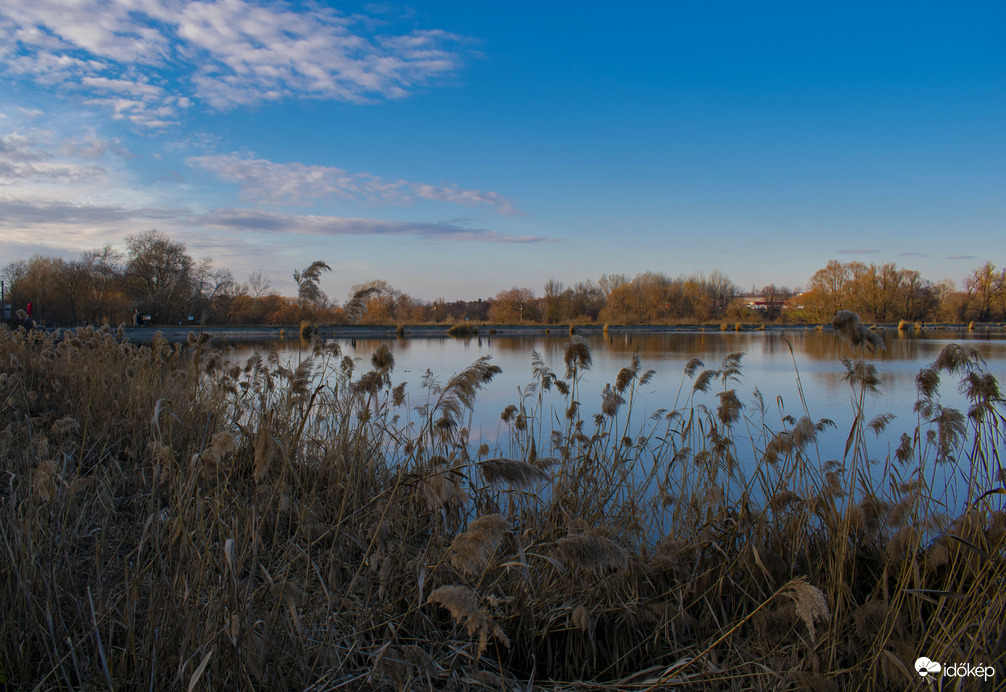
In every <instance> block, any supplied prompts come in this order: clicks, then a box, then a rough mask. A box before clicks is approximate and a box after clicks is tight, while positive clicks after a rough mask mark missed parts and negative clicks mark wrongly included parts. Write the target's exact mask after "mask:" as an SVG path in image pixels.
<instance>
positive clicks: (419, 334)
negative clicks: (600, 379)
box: [124, 323, 1004, 343]
mask: <svg viewBox="0 0 1006 692" xmlns="http://www.w3.org/2000/svg"><path fill="white" fill-rule="evenodd" d="M452 327H453V325H451V326H447V325H442V324H435V325H422V324H420V325H402V326H398V325H338V326H320V327H317V328H315V331H314V333H315V334H317V335H318V336H320V337H321V338H322V339H325V340H329V339H409V338H415V339H439V338H443V339H448V338H454V339H470V338H474V337H487V336H555V337H566V336H570V335H577V336H597V335H601V334H608V335H613V334H689V333H707V334H716V333H737V332H772V333H791V332H811V331H824V332H832V331H834V330H833V329H832V326H831V325H830V324H827V325H820V324H817V325H809V324H808V325H794V324H778V325H768V324H765V325H747V324H742V325H726V324H724V325H720V324H695V325H599V324H598V325H574V326H573V328H572V330H571V328H570V325H568V324H553V325H548V324H534V325H522V324H499V325H488V324H480V325H472V326H471V327H467V325H462V328H463V330H464V331H462V332H460V333H454V334H451V333H449V330H450V329H452ZM465 327H467V328H466V329H465ZM871 328H872V329H874V330H876V331H883V332H889V331H893V332H898V331H899V329H898V325H897V324H896V323H892V324H877V325H872V326H871ZM124 330H125V333H124V336H125V338H128V339H129V340H131V341H133V342H136V343H147V342H149V341H150V340H151V339H153V337H154V335H155V334H157V333H158V332H159V333H160V334H161V335H162V336H163V337H164V338H165V339H167V340H168V341H169V342H176V341H185V340H186V339H187V338H188V334H189V332H195V333H197V334H198V333H200V332H205V333H207V334H210V335H211V336H212V341H213V342H214V343H221V342H228V341H299V340H300V338H301V337H300V328H299V327H297V326H294V325H289V326H248V327H239V326H219V327H214V326H207V327H205V328H200V327H198V326H191V327H187V326H177V327H173V326H150V327H124ZM931 330H940V331H971V332H972V333H998V332H1003V331H1004V325H1002V324H999V323H989V324H983V325H976V326H975V328H973V329H971V330H969V329H968V325H967V324H955V323H938V324H926V325H923V326H922V327H921V328H915V327H914V325H913V326H912V327H910V328H908V329H903V330H900V331H903V332H906V333H909V334H914V333H920V332H926V331H931Z"/></svg>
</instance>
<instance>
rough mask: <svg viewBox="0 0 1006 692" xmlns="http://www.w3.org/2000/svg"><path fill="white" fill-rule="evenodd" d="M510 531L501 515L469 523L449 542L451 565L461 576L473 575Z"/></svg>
mask: <svg viewBox="0 0 1006 692" xmlns="http://www.w3.org/2000/svg"><path fill="white" fill-rule="evenodd" d="M509 529H510V524H509V523H508V522H507V520H506V519H504V518H503V515H502V514H487V515H485V516H482V517H479V518H478V519H476V520H475V521H473V522H472V523H471V525H470V526H469V527H468V528H467V529H465V530H464V531H463V532H462V533H459V534H458V535H457V536H456V537H455V538H454V540H453V541H452V542H451V546H450V548H448V549H447V552H448V553H449V554H450V559H451V565H452V566H453V567H454V569H456V570H458V571H459V572H461V573H462V574H465V575H470V574H475V573H477V572H479V571H481V569H482V568H483V567H485V565H486V563H487V562H488V561H489V557H490V555H491V553H492V551H493V550H494V549H495V548H496V545H497V544H498V543H499V540H500V538H502V537H503V534H504V533H505V532H506V531H508V530H509Z"/></svg>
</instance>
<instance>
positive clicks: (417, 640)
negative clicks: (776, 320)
mask: <svg viewBox="0 0 1006 692" xmlns="http://www.w3.org/2000/svg"><path fill="white" fill-rule="evenodd" d="M836 330H837V331H839V332H844V333H845V334H846V336H848V337H850V338H851V339H852V340H853V341H857V342H858V343H859V344H860V347H861V348H866V347H868V346H869V345H870V342H871V341H875V340H876V339H877V337H876V335H874V334H872V333H871V332H869V331H868V330H864V329H862V327H861V325H858V321H855V322H854V321H851V320H850V321H849V323H848V324H844V323H839V324H836ZM201 341H202V340H201V339H200V338H199V337H196V336H195V335H193V336H192V338H190V340H189V342H188V343H187V344H184V345H182V344H179V345H170V344H168V343H167V342H166V341H164V340H163V339H159V338H156V339H154V340H153V341H152V342H151V343H150V344H149V345H144V346H136V345H133V344H130V343H123V342H122V341H121V340H120V339H118V338H117V337H116V334H115V333H114V332H110V331H96V330H90V329H82V330H78V331H77V332H75V333H69V332H68V333H65V334H63V335H62V336H61V337H60V338H58V339H57V338H56V337H55V336H46V335H43V334H40V333H24V332H10V331H3V332H0V373H2V374H0V459H2V460H3V461H2V463H3V472H4V473H3V477H2V479H0V544H2V551H3V555H4V558H3V560H0V574H2V575H3V579H2V580H0V607H2V612H3V613H4V618H3V619H2V621H0V676H2V680H3V681H5V682H8V683H10V684H13V685H16V686H18V687H24V688H29V689H30V688H33V687H36V688H38V689H49V688H53V687H64V688H74V689H77V688H81V687H87V688H116V689H117V688H120V687H130V688H144V689H151V688H152V689H166V688H170V689H176V688H177V689H194V688H212V689H284V690H287V689H315V690H321V689H501V690H502V689H505V690H510V689H513V688H514V687H515V686H518V685H519V686H520V689H525V688H526V687H527V686H528V685H529V684H531V685H532V686H538V687H541V688H545V689H602V688H604V689H616V688H617V689H637V690H657V689H667V688H673V687H676V686H685V687H687V686H696V687H702V688H709V689H737V690H740V689H745V690H751V689H754V690H783V689H820V690H828V689H836V690H837V689H855V688H857V687H860V688H862V689H916V688H917V686H918V685H919V684H920V681H919V678H918V675H917V674H916V672H915V670H914V663H915V660H916V659H917V658H918V657H920V656H927V657H929V658H930V659H933V660H935V661H941V662H945V663H951V662H961V663H965V662H966V663H969V664H971V665H978V664H984V665H995V666H997V669H996V676H997V677H1003V676H1006V668H1004V667H1003V665H1004V663H1006V662H1004V660H1003V653H1002V652H1004V651H1006V632H1004V630H1003V629H1002V627H1001V624H1000V623H1001V622H1002V621H1003V620H1004V619H1006V613H1004V609H1006V588H1004V587H1006V584H1004V578H1006V565H1004V543H1003V541H1004V537H1006V513H1004V512H1003V511H1002V502H1001V495H999V494H998V492H999V489H1000V488H1001V487H1002V485H1003V480H1004V479H1003V471H1002V466H1001V460H1000V452H1001V450H1002V449H1003V434H1004V432H1006V422H1004V418H1003V412H1004V406H1003V400H1002V397H1001V395H1000V393H999V389H998V384H997V383H996V382H995V380H994V378H992V377H991V375H989V374H987V373H986V372H984V370H983V368H982V363H981V361H980V359H979V358H978V356H977V354H975V353H974V352H972V351H969V350H967V349H964V348H961V347H948V348H947V349H946V350H945V351H944V352H943V354H941V356H940V358H939V359H938V360H937V361H936V362H935V363H934V364H933V365H932V366H931V367H929V368H926V369H925V370H923V371H922V372H921V373H920V374H919V378H918V380H917V381H918V386H919V404H918V407H917V409H918V411H919V416H920V422H919V426H918V427H917V428H916V429H913V430H906V431H905V433H906V435H905V437H903V438H902V446H901V447H900V448H899V449H898V450H897V451H896V452H893V453H892V454H891V455H890V457H889V458H885V457H882V456H881V457H878V454H880V452H879V451H878V450H874V449H871V447H870V440H871V438H873V437H874V434H873V431H874V430H876V429H878V428H882V427H883V426H885V425H887V424H888V423H889V421H888V420H886V419H885V418H884V417H883V416H881V417H874V418H870V417H869V416H867V415H866V414H865V408H866V406H865V402H866V401H867V398H868V397H870V396H872V393H873V392H874V391H875V390H876V389H877V388H878V386H879V383H878V382H877V378H876V373H875V371H873V369H872V366H871V365H870V364H869V363H867V362H865V361H850V362H846V363H843V364H836V367H837V368H844V369H845V375H846V378H847V380H848V381H849V385H850V391H851V392H852V393H853V395H854V399H853V400H854V402H855V403H854V404H853V405H854V406H856V407H857V411H856V413H857V415H856V422H855V424H854V426H853V427H852V429H851V430H849V431H840V433H841V434H842V435H843V436H844V435H846V434H847V435H848V444H847V450H846V454H845V456H844V458H843V459H834V460H831V459H821V458H819V457H818V454H817V452H816V449H817V448H816V439H817V438H818V436H819V435H822V434H828V433H829V432H833V431H831V428H832V427H833V426H832V425H831V424H830V422H829V421H827V420H813V419H811V418H810V417H809V415H808V414H807V411H806V409H805V410H803V411H795V412H779V411H777V410H776V409H775V408H774V406H772V405H771V404H770V403H766V404H765V405H764V406H761V407H754V406H751V405H748V406H747V407H742V406H741V402H740V400H739V399H738V397H737V394H736V388H737V386H738V382H740V381H741V378H742V368H741V363H742V358H741V357H740V355H739V354H735V355H732V356H729V357H727V358H726V359H724V361H723V362H721V363H719V364H715V365H714V366H713V367H706V366H705V365H703V364H702V363H699V362H697V361H693V362H691V363H689V366H688V367H687V368H686V371H685V373H683V375H682V380H681V388H680V390H679V392H678V397H677V401H676V403H675V405H674V406H673V407H672V409H671V410H667V411H658V412H655V413H654V414H653V415H651V416H649V417H647V418H646V419H645V420H640V414H638V413H633V410H632V409H633V393H634V391H635V389H636V387H637V386H640V385H641V384H643V383H645V382H646V381H647V380H648V379H649V374H648V373H647V372H645V371H644V370H643V366H642V364H640V363H639V362H638V360H634V361H632V362H630V363H627V365H626V367H625V368H624V369H623V370H622V372H621V373H620V374H619V375H618V378H617V380H616V381H615V382H613V383H611V385H610V386H609V387H608V388H606V390H605V392H604V396H603V404H602V409H601V410H600V411H598V412H595V411H587V410H581V407H580V405H579V403H578V401H579V400H580V399H581V398H583V399H586V398H587V396H588V395H589V396H590V397H591V398H592V399H593V398H594V397H595V396H596V392H589V393H588V392H581V384H580V375H582V373H583V372H584V371H585V370H587V369H589V367H590V362H591V358H590V352H589V350H588V349H587V347H586V346H585V344H584V343H583V342H582V341H578V340H575V339H573V340H571V341H570V344H569V346H568V348H567V350H566V358H565V365H566V371H565V372H563V373H554V372H552V371H550V370H549V369H548V368H547V367H545V365H544V364H543V363H542V362H541V361H540V359H538V358H537V356H533V355H532V354H529V358H530V359H531V360H532V363H533V365H534V372H535V378H536V382H535V383H534V386H529V387H528V388H526V389H525V396H524V397H523V398H522V399H521V400H520V401H516V402H514V404H513V405H512V406H508V407H507V408H506V409H505V410H504V411H503V412H502V417H503V420H504V421H505V422H506V430H507V435H506V436H505V437H504V438H503V439H501V440H500V441H499V443H498V446H497V447H495V448H488V447H485V446H483V447H481V448H478V449H475V448H474V447H473V446H472V445H469V444H468V433H467V431H466V423H467V421H468V420H469V416H470V412H471V409H472V407H473V406H475V405H476V400H477V396H478V392H479V390H480V389H481V387H482V386H483V385H484V384H486V383H487V382H488V381H490V380H491V379H492V378H493V376H494V375H495V374H496V373H497V371H498V370H497V369H496V368H495V366H493V365H492V364H491V362H490V361H488V360H486V359H481V360H478V361H476V362H475V363H473V364H472V365H471V366H470V367H468V368H467V369H465V370H464V371H462V372H460V373H458V374H457V375H455V376H453V377H451V378H449V379H444V380H441V381H438V380H436V379H435V378H433V377H432V376H430V377H428V378H427V379H426V381H425V383H424V387H423V388H422V390H421V391H418V392H415V391H414V392H411V393H410V400H411V402H412V403H413V404H415V403H416V402H417V401H420V402H422V405H421V406H420V407H418V408H413V409H409V408H407V407H406V406H405V405H404V401H405V396H404V394H405V392H404V391H403V387H402V386H400V385H399V386H396V385H395V383H394V380H393V375H394V361H393V358H392V356H391V353H390V352H389V351H388V350H387V349H385V348H382V349H380V350H378V351H377V352H376V353H375V354H374V356H373V358H372V359H371V361H370V363H369V364H366V363H364V364H359V363H356V364H354V363H353V362H352V361H351V360H349V359H347V358H344V357H342V354H341V353H339V349H338V346H337V345H336V344H334V343H330V344H326V343H324V342H323V341H321V340H320V339H317V338H315V339H314V341H312V342H311V344H312V348H311V349H310V350H311V356H310V358H305V359H304V360H303V361H302V362H300V363H299V364H297V363H294V364H292V365H289V364H284V363H282V362H281V361H280V359H279V357H278V355H277V353H276V351H264V352H263V353H261V354H259V355H256V356H255V357H253V358H252V359H250V360H249V361H248V362H246V363H241V364H234V363H228V362H227V361H226V360H225V359H224V357H223V355H222V353H221V352H219V351H216V350H214V349H212V348H211V347H210V346H209V345H208V344H207V343H201ZM941 380H947V382H944V383H943V386H951V387H953V386H957V384H958V382H960V383H961V387H962V389H963V391H964V392H965V393H966V394H967V395H968V398H969V400H970V402H971V410H970V411H963V412H958V411H953V410H950V409H944V408H943V407H942V406H941V405H940V399H939V387H940V384H941ZM696 391H711V392H717V393H718V402H719V405H718V407H717V408H716V409H715V410H713V409H706V408H705V407H702V406H698V405H695V406H693V405H692V395H693V394H694V393H695V392H696ZM546 392H548V393H549V394H548V395H547V396H546V395H545V393H546ZM556 392H558V397H559V398H560V400H561V401H562V402H563V404H562V406H561V407H559V408H556V407H554V406H553V405H552V404H550V403H549V402H550V401H553V400H554V398H555V396H554V394H555V393H556ZM881 400H882V399H881ZM790 413H791V415H788V414H790ZM744 460H752V462H751V463H743V462H744ZM941 464H953V465H955V466H956V467H957V468H959V469H960V477H961V478H962V479H963V483H964V485H965V486H966V487H967V488H968V505H967V506H965V507H964V508H963V509H955V510H952V511H948V508H947V505H946V502H945V499H946V495H945V493H946V490H945V488H936V487H932V484H931V481H930V479H931V478H932V477H933V475H932V471H933V469H934V467H935V466H936V465H941ZM878 468H879V469H880V471H879V472H878ZM875 478H884V479H885V480H884V481H883V482H877V481H874V480H872V479H875ZM990 689H991V688H990Z"/></svg>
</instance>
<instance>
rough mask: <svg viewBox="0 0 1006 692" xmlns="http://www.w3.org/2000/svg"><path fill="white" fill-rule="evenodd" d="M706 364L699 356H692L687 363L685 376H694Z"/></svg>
mask: <svg viewBox="0 0 1006 692" xmlns="http://www.w3.org/2000/svg"><path fill="white" fill-rule="evenodd" d="M704 365H705V363H703V362H702V361H701V360H699V359H698V358H692V359H691V360H689V361H688V362H687V363H685V377H694V376H695V371H696V370H698V369H699V368H701V367H703V366H704Z"/></svg>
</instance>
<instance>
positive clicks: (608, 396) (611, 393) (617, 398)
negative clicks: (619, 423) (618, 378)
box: [601, 384, 625, 418]
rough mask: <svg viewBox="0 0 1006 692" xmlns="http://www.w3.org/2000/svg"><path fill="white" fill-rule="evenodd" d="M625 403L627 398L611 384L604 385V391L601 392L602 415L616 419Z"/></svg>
mask: <svg viewBox="0 0 1006 692" xmlns="http://www.w3.org/2000/svg"><path fill="white" fill-rule="evenodd" d="M624 403H625V397H623V396H622V395H621V394H619V393H618V391H617V390H615V389H613V388H612V387H611V385H610V384H606V385H604V391H602V392H601V413H603V414H604V415H606V416H608V417H609V418H611V417H614V415H615V414H616V413H618V409H619V408H621V406H622V404H624Z"/></svg>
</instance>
